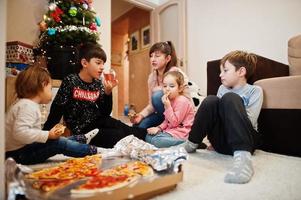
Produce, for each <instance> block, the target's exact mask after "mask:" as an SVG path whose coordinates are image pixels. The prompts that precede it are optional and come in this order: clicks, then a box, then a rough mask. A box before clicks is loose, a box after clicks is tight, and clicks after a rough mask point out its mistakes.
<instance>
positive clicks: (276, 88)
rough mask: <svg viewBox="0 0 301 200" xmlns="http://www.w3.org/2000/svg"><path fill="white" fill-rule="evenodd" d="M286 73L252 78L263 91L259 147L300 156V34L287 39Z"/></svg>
mask: <svg viewBox="0 0 301 200" xmlns="http://www.w3.org/2000/svg"><path fill="white" fill-rule="evenodd" d="M288 62H289V76H285V77H278V78H269V79H262V80H259V81H256V82H255V83H254V84H256V85H259V86H261V87H262V88H263V91H264V102H263V109H262V112H261V114H260V119H259V120H260V122H261V124H260V125H259V129H260V131H261V132H263V134H264V146H263V149H264V150H267V151H272V152H276V153H284V154H289V155H296V156H301V145H300V141H301V35H298V36H295V37H293V38H291V39H290V40H289V41H288Z"/></svg>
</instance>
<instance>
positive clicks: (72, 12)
mask: <svg viewBox="0 0 301 200" xmlns="http://www.w3.org/2000/svg"><path fill="white" fill-rule="evenodd" d="M68 12H69V15H70V16H72V17H75V16H76V15H77V8H76V7H74V6H71V8H70V9H69V11H68Z"/></svg>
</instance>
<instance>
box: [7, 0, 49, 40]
mask: <svg viewBox="0 0 301 200" xmlns="http://www.w3.org/2000/svg"><path fill="white" fill-rule="evenodd" d="M47 2H48V1H47V0H39V1H35V0H21V1H20V0H9V1H7V11H8V12H7V14H8V15H9V17H7V41H15V40H18V41H22V42H25V43H28V44H34V42H35V41H36V39H37V38H38V36H39V29H38V23H39V22H40V21H41V20H42V19H43V14H44V13H45V12H46V11H47V6H46V5H47ZM25 11H26V12H25Z"/></svg>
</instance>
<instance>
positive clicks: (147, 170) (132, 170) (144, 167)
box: [102, 161, 154, 177]
mask: <svg viewBox="0 0 301 200" xmlns="http://www.w3.org/2000/svg"><path fill="white" fill-rule="evenodd" d="M153 173H154V172H153V169H152V168H151V167H150V166H149V165H148V164H146V163H144V162H142V161H132V162H128V163H125V164H122V165H118V166H116V167H114V168H112V169H107V170H105V171H103V172H102V174H107V175H120V174H126V175H128V176H130V177H133V176H151V175H153Z"/></svg>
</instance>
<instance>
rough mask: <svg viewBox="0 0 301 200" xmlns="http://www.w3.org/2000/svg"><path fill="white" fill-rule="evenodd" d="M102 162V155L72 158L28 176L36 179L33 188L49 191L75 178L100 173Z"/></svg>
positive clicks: (27, 176)
mask: <svg viewBox="0 0 301 200" xmlns="http://www.w3.org/2000/svg"><path fill="white" fill-rule="evenodd" d="M100 162H101V157H100V155H92V156H86V157H83V158H72V159H69V160H67V161H66V162H63V163H61V164H59V165H58V166H55V167H50V168H46V169H42V170H39V171H37V172H33V173H30V174H28V175H26V178H28V179H33V180H35V181H34V182H33V184H32V186H33V188H35V189H39V190H41V191H44V192H49V191H53V190H55V189H58V188H60V187H62V186H65V185H67V184H69V183H71V182H73V181H75V180H78V179H81V178H85V177H91V176H95V175H97V174H99V173H100V170H99V169H98V167H99V166H100Z"/></svg>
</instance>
